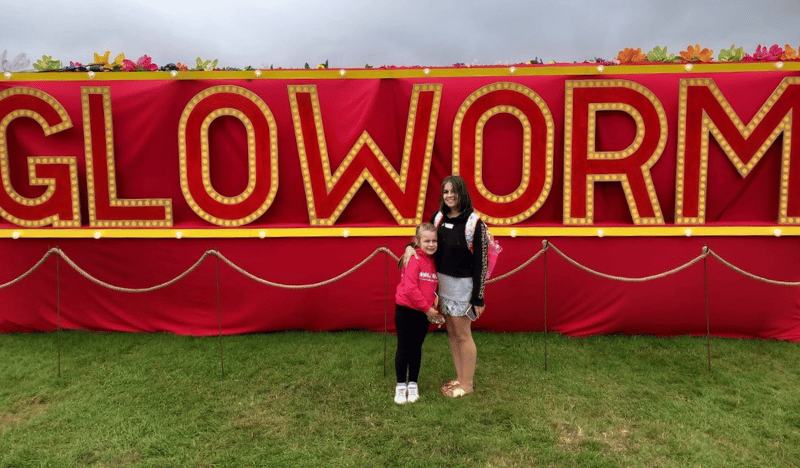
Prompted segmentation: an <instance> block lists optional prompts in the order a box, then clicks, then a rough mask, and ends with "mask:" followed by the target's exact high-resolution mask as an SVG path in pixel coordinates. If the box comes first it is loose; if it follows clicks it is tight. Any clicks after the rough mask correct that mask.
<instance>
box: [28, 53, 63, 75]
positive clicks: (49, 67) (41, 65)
mask: <svg viewBox="0 0 800 468" xmlns="http://www.w3.org/2000/svg"><path fill="white" fill-rule="evenodd" d="M33 68H35V69H37V70H39V71H41V72H46V71H53V70H60V69H61V60H54V59H53V57H51V56H49V55H42V58H41V59H39V60H37V61H36V63H34V64H33Z"/></svg>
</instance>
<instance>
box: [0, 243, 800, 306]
mask: <svg viewBox="0 0 800 468" xmlns="http://www.w3.org/2000/svg"><path fill="white" fill-rule="evenodd" d="M550 248H551V249H553V251H555V252H556V253H557V254H558V255H559V256H560V257H561V258H563V259H564V260H566V261H567V262H568V263H569V264H571V265H573V266H574V267H576V268H579V269H581V270H583V271H585V272H587V273H590V274H592V275H595V276H599V277H601V278H606V279H610V280H614V281H623V282H632V283H638V282H645V281H652V280H656V279H660V278H664V277H667V276H670V275H673V274H675V273H678V272H680V271H683V270H685V269H687V268H689V267H691V266H692V265H694V264H696V263H697V262H699V261H701V260H703V259H705V258H706V256H709V255H710V256H711V257H713V258H715V259H716V260H717V261H719V262H720V263H721V264H723V265H725V266H726V267H728V268H730V269H731V270H733V271H735V272H737V273H739V274H741V275H743V276H746V277H748V278H751V279H754V280H757V281H761V282H764V283H768V284H773V285H778V286H800V281H780V280H773V279H769V278H764V277H761V276H758V275H755V274H753V273H749V272H747V271H745V270H743V269H742V268H739V267H737V266H736V265H734V264H732V263H730V262H729V261H727V260H725V259H724V258H722V257H721V256H720V255H718V254H717V253H716V252H714V251H713V250H711V249H709V248H708V247H704V248H703V253H702V254H700V255H698V256H697V257H695V258H693V259H692V260H689V261H688V262H686V263H684V264H682V265H679V266H677V267H675V268H673V269H671V270H667V271H665V272H663V273H658V274H655V275H650V276H643V277H626V276H617V275H611V274H607V273H603V272H600V271H597V270H594V269H592V268H589V267H587V266H585V265H583V264H581V263H580V262H578V261H576V260H574V259H573V258H571V257H570V256H568V255H567V254H565V253H564V252H562V251H561V250H560V249H559V248H558V247H556V246H555V245H553V244H552V243H550V242H548V241H547V240H544V241H543V242H542V248H541V250H539V251H538V252H536V253H535V254H534V255H533V256H532V257H530V258H529V259H528V260H526V261H525V262H523V263H522V264H520V265H519V266H518V267H516V268H514V269H513V270H511V271H508V272H506V273H504V274H502V275H500V276H498V277H495V278H492V279H490V280H488V281H486V283H487V284H489V283H495V282H497V281H501V280H504V279H506V278H508V277H510V276H512V275H514V274H516V273H519V272H520V271H522V270H523V269H525V268H526V267H527V266H529V265H530V264H531V263H533V262H535V261H536V260H538V259H539V258H540V257H541V256H542V255H543V254H544V253H545V251H546V250H547V249H550ZM379 253H384V254H386V255H387V256H388V257H391V258H392V259H394V260H395V261H399V257H398V256H397V255H395V254H394V253H393V252H392V251H391V250H389V249H387V248H386V247H379V248H377V249H375V250H374V251H373V252H372V253H371V254H370V255H368V256H367V257H366V258H364V260H362V261H360V262H359V263H357V264H356V265H355V266H353V267H352V268H350V269H348V270H347V271H345V272H343V273H341V274H339V275H337V276H334V277H333V278H330V279H327V280H324V281H320V282H317V283H310V284H284V283H277V282H274V281H269V280H266V279H264V278H260V277H258V276H256V275H253V274H252V273H250V272H248V271H247V270H245V269H243V268H242V267H240V266H238V265H237V264H235V263H234V262H233V261H231V260H230V259H228V258H227V257H225V255H223V254H222V253H220V252H219V251H216V250H208V251H206V252H204V253H203V255H202V256H201V257H200V259H199V260H197V261H196V262H195V263H194V264H193V265H192V266H191V267H189V268H188V269H187V270H186V271H184V272H183V273H181V274H179V275H178V276H176V277H175V278H173V279H171V280H169V281H166V282H164V283H161V284H157V285H154V286H150V287H146V288H126V287H122V286H116V285H113V284H110V283H107V282H105V281H103V280H101V279H98V278H96V277H94V276H92V275H91V274H90V273H88V272H87V271H86V270H84V269H83V268H81V267H80V266H78V265H77V264H76V263H75V262H74V261H73V260H72V259H71V258H69V256H67V254H65V253H64V252H63V251H62V250H61V249H59V248H58V247H54V248H51V249H49V250H48V251H47V252H46V253H45V254H44V255H43V256H42V258H41V259H40V260H39V261H38V262H36V264H35V265H33V266H32V267H31V268H30V269H28V271H26V272H25V273H23V274H21V275H20V276H18V277H17V278H14V279H12V280H10V281H8V282H6V283H3V284H0V289H4V288H7V287H9V286H12V285H14V284H16V283H18V282H19V281H22V280H23V279H25V278H27V277H28V276H30V275H31V274H33V272H35V271H36V270H37V269H38V268H39V267H41V266H42V264H44V262H45V261H46V260H47V258H48V257H50V256H51V255H53V254H56V255H58V256H59V257H61V258H62V259H64V261H65V262H66V263H67V264H69V266H71V267H72V268H73V269H74V270H75V271H76V272H78V274H80V275H81V276H83V277H84V278H86V279H88V280H89V281H91V282H93V283H95V284H98V285H100V286H103V287H105V288H108V289H111V290H114V291H118V292H125V293H146V292H152V291H156V290H158V289H162V288H165V287H167V286H170V285H172V284H175V283H176V282H178V281H180V280H182V279H183V278H185V277H186V276H187V275H189V274H190V273H192V272H193V271H194V270H196V269H197V268H198V267H199V266H200V264H202V263H203V262H204V261H205V259H206V257H209V256H216V257H217V258H218V259H220V260H222V261H223V262H224V263H225V264H227V265H228V266H229V267H231V268H233V269H234V270H235V271H237V272H239V273H241V274H242V275H244V276H245V277H247V278H250V279H252V280H253V281H256V282H258V283H261V284H264V285H267V286H272V287H276V288H283V289H313V288H318V287H321V286H326V285H329V284H331V283H334V282H336V281H339V280H340V279H342V278H345V277H347V276H348V275H350V274H352V273H354V272H355V271H356V270H358V269H359V268H361V267H362V266H364V265H365V264H366V263H367V262H369V261H370V260H372V259H373V258H375V256H377V255H378V254H379Z"/></svg>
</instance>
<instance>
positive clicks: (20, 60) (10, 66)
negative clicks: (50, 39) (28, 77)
mask: <svg viewBox="0 0 800 468" xmlns="http://www.w3.org/2000/svg"><path fill="white" fill-rule="evenodd" d="M7 55H8V50H4V51H3V55H2V56H0V71H3V72H18V71H22V70H24V69H26V68H28V66H30V64H31V61H30V59H29V58H28V57H26V56H25V54H24V53H21V54H19V55H17V56H16V57H14V60H8V59H7V58H6V56H7Z"/></svg>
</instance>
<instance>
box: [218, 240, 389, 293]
mask: <svg viewBox="0 0 800 468" xmlns="http://www.w3.org/2000/svg"><path fill="white" fill-rule="evenodd" d="M380 252H385V253H387V254H389V255H390V256H392V257H394V254H393V253H391V252H390V251H389V249H387V248H385V247H379V248H377V249H375V251H373V252H372V253H371V254H369V256H368V257H367V258H365V259H364V260H362V261H361V262H359V263H358V264H357V265H356V266H354V267H353V268H350V269H349V270H347V271H345V272H344V273H342V274H340V275H337V276H334V277H333V278H331V279H327V280H325V281H320V282H319V283H311V284H283V283H275V282H273V281H269V280H265V279H264V278H259V277H258V276H256V275H254V274H252V273H250V272H248V271H247V270H245V269H243V268H241V267H240V266H239V265H236V264H235V263H233V262H232V261H230V260H228V259H227V258H226V257H225V256H224V255H222V254H221V253H219V252H217V253H216V254H215V255H218V256H219V258H220V259H221V260H222V261H223V262H225V263H226V264H227V265H228V266H229V267H231V268H233V269H234V270H236V271H238V272H239V273H241V274H242V275H244V276H246V277H248V278H250V279H251V280H253V281H256V282H259V283H261V284H265V285H267V286H273V287H276V288H282V289H312V288H318V287H320V286H326V285H329V284H331V283H334V282H336V281H339V280H340V279H342V278H344V277H346V276H348V275H350V274H351V273H353V272H354V271H356V270H358V269H359V268H361V267H362V266H364V265H365V264H366V263H367V262H369V261H370V260H372V259H373V258H375V256H376V255H378V253H380ZM394 258H395V259H397V257H394Z"/></svg>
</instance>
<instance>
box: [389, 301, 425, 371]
mask: <svg viewBox="0 0 800 468" xmlns="http://www.w3.org/2000/svg"><path fill="white" fill-rule="evenodd" d="M394 324H395V326H396V327H397V353H396V354H395V356H394V370H395V373H397V383H405V382H406V377H408V382H416V381H417V379H418V378H419V366H420V363H421V362H422V343H423V342H424V341H425V335H427V334H428V328H429V327H430V325H431V323H430V322H429V321H428V316H427V315H425V313H424V312H420V311H418V310H414V309H411V308H409V307H406V306H401V305H399V304H398V305H396V306H395V308H394Z"/></svg>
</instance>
